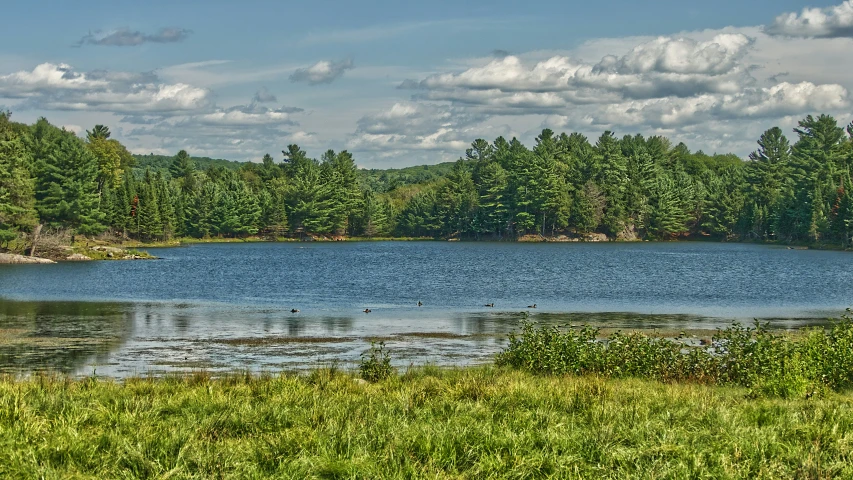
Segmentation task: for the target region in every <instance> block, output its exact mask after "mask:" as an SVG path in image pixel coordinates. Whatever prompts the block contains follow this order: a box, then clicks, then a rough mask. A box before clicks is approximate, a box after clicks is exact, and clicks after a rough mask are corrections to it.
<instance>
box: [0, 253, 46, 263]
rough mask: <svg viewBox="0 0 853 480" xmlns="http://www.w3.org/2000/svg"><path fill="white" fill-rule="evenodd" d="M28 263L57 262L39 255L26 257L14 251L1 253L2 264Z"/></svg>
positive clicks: (0, 261)
mask: <svg viewBox="0 0 853 480" xmlns="http://www.w3.org/2000/svg"><path fill="white" fill-rule="evenodd" d="M3 263H5V264H27V263H56V262H54V261H53V260H48V259H47V258H39V257H26V256H24V255H15V254H14V253H0V264H3Z"/></svg>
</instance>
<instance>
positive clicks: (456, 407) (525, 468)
mask: <svg viewBox="0 0 853 480" xmlns="http://www.w3.org/2000/svg"><path fill="white" fill-rule="evenodd" d="M746 393H747V391H746V389H742V388H728V387H708V386H702V385H695V384H663V383H657V382H654V381H644V380H636V379H603V378H601V377H595V376H587V377H568V376H536V375H533V374H530V373H526V372H522V371H517V370H513V371H511V370H506V369H497V368H476V369H459V370H438V369H431V368H423V369H416V370H412V371H410V372H407V373H405V374H403V375H400V376H393V377H391V378H389V379H386V380H384V381H381V382H378V383H375V384H369V383H366V382H361V381H357V380H355V379H354V378H353V377H352V376H350V375H346V374H342V373H338V372H334V371H330V370H320V371H316V372H314V373H313V374H311V375H308V376H276V377H266V378H264V377H251V376H234V377H229V378H224V379H218V380H213V379H210V378H208V377H206V376H204V375H196V376H192V377H185V378H182V379H160V380H147V379H146V380H128V381H126V382H125V383H116V382H111V381H101V380H78V381H75V380H66V379H61V378H44V377H36V378H33V379H29V380H11V379H6V380H4V381H0V477H2V478H92V477H95V478H260V477H275V478H544V477H559V478H795V477H797V478H830V477H846V478H850V477H851V476H853V399H851V397H850V396H848V395H841V394H835V393H831V394H829V395H827V396H825V397H822V398H819V399H817V398H812V399H794V400H782V399H772V398H762V399H748V398H747V396H746Z"/></svg>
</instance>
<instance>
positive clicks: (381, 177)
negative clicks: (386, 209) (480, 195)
mask: <svg viewBox="0 0 853 480" xmlns="http://www.w3.org/2000/svg"><path fill="white" fill-rule="evenodd" d="M133 158H135V159H136V165H134V167H133V168H134V170H136V171H137V172H139V173H141V172H144V171H145V170H146V169H150V170H151V171H152V172H157V171H160V172H163V173H164V174H165V173H168V171H169V165H171V164H172V160H173V159H174V158H175V157H174V156H170V155H154V154H149V155H137V154H134V155H133ZM192 159H193V162H195V166H196V168H197V169H198V170H209V169H211V168H213V167H222V168H225V169H227V170H235V171H236V170H240V169H241V168H243V167H244V166H247V165H258V164H257V163H254V164H253V163H252V162H235V161H233V160H225V159H222V158H210V157H192ZM454 163H456V162H444V163H439V164H435V165H417V166H414V167H405V168H387V169H378V168H370V169H367V168H365V169H360V170H359V174H360V175H361V182H362V184H363V185H365V186H368V187H370V189H371V190H373V191H374V192H389V191H391V190H394V189H395V188H397V187H402V186H405V185H414V184H422V183H430V182H433V181H435V180H438V179H440V178H442V177H444V176H446V175H447V174H448V173H450V170H451V169H452V168H453V165H454Z"/></svg>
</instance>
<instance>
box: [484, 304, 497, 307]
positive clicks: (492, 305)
mask: <svg viewBox="0 0 853 480" xmlns="http://www.w3.org/2000/svg"><path fill="white" fill-rule="evenodd" d="M483 306H484V307H494V306H495V304H494V303H487V304H485V305H483Z"/></svg>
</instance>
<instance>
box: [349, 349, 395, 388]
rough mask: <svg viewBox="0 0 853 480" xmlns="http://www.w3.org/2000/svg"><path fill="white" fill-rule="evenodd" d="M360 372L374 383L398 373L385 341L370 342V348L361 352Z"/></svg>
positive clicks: (364, 377) (363, 377)
mask: <svg viewBox="0 0 853 480" xmlns="http://www.w3.org/2000/svg"><path fill="white" fill-rule="evenodd" d="M358 373H359V375H360V376H361V378H362V379H364V380H367V381H368V382H373V383H375V382H379V381H382V380H387V379H389V378H391V377H393V376H394V375H395V374H396V370H395V369H394V367H393V366H391V354H390V353H389V352H388V349H387V348H385V342H379V343H378V344H377V343H376V342H371V343H370V350H368V351H366V352H364V353H362V354H361V362H360V363H359V365H358Z"/></svg>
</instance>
